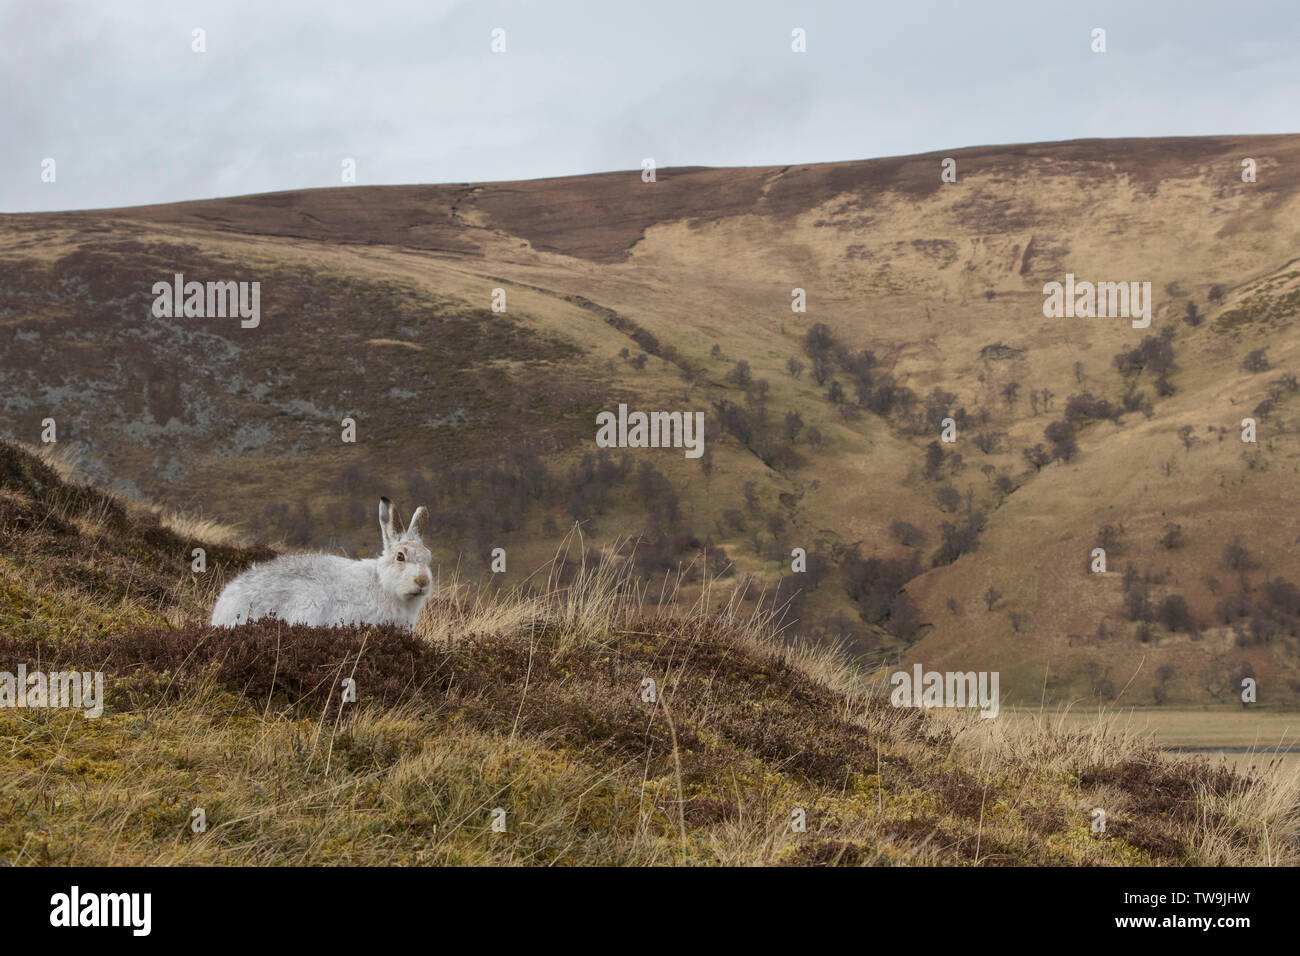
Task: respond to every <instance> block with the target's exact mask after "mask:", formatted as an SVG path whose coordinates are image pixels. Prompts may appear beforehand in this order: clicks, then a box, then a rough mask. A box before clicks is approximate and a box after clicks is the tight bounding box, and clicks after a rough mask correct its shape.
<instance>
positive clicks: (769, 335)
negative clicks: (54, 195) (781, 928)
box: [0, 136, 1300, 707]
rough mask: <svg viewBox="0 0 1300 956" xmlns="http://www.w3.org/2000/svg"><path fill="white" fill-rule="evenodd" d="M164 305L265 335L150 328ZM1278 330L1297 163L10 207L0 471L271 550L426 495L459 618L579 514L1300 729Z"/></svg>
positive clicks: (793, 612) (797, 626) (908, 658)
mask: <svg viewBox="0 0 1300 956" xmlns="http://www.w3.org/2000/svg"><path fill="white" fill-rule="evenodd" d="M946 158H952V159H953V160H955V169H956V181H955V182H944V181H943V180H942V179H941V172H942V165H941V164H942V161H943V160H944V159H946ZM1247 158H1249V159H1252V160H1253V161H1254V164H1255V169H1256V178H1255V181H1253V182H1244V181H1243V178H1242V169H1243V167H1242V160H1243V159H1247ZM178 273H179V274H182V275H183V276H184V277H185V279H186V280H187V281H200V282H208V281H214V282H216V281H221V282H226V281H233V282H258V283H260V321H259V322H258V324H257V325H256V327H253V328H244V327H242V326H241V323H240V321H239V320H238V319H235V318H223V317H198V316H192V317H188V318H186V317H180V318H161V317H158V316H156V315H155V314H154V311H153V306H154V303H155V293H154V292H153V288H154V285H155V283H159V282H164V283H170V282H171V281H172V278H173V276H175V275H176V274H178ZM1067 275H1071V276H1074V277H1077V278H1078V279H1079V280H1080V281H1083V280H1088V281H1096V282H1126V283H1127V282H1136V283H1150V290H1151V301H1152V315H1151V322H1150V327H1149V328H1134V327H1133V326H1132V323H1131V322H1130V321H1128V320H1127V319H1122V318H1047V317H1045V315H1044V310H1043V304H1044V293H1043V287H1044V285H1045V284H1046V283H1049V282H1064V281H1066V276H1067ZM795 290H802V297H803V301H804V303H805V306H806V308H805V310H804V311H794V310H793V309H792V303H796V302H797V301H798V295H799V293H797V292H796V291H795ZM503 299H504V311H495V310H494V308H493V306H494V304H495V305H496V306H497V307H498V308H500V306H501V304H502V300H503ZM1298 309H1300V136H1261V137H1205V138H1195V139H1152V140H1115V141H1102V140H1089V141H1078V142H1069V143H1047V144H1033V145H1020V146H991V147H976V148H970V149H962V150H954V151H949V152H945V153H935V154H930V155H923V156H909V157H897V158H889V159H879V160H867V161H861V162H844V163H830V164H821V165H810V166H790V167H771V168H745V169H704V168H680V169H662V170H659V171H658V172H657V175H656V181H654V182H644V181H642V178H641V175H640V173H639V171H637V172H619V173H604V174H599V175H593V176H580V177H571V178H564V179H551V180H537V181H530V182H523V183H484V184H454V185H441V186H400V187H398V186H393V187H367V186H355V187H347V188H338V189H328V190H309V191H300V192H290V193H278V194H272V195H262V196H247V197H238V198H232V199H215V200H203V201H196V202H187V203H179V204H171V205H161V206H149V207H137V208H130V209H108V210H94V211H85V212H68V213H43V214H22V215H6V216H0V407H2V408H3V413H4V414H3V424H2V425H0V437H5V438H10V439H17V440H21V441H24V442H27V443H33V444H34V443H38V442H39V441H40V440H41V435H42V432H43V431H44V430H45V428H46V426H45V424H43V423H44V422H45V421H46V420H47V419H53V420H54V423H55V427H56V429H57V439H58V445H59V447H60V449H61V450H63V452H64V453H65V454H66V455H68V456H69V457H71V458H73V459H75V460H76V461H77V463H78V465H79V467H80V468H81V469H82V471H83V472H84V473H85V474H86V475H88V476H89V477H90V478H91V479H93V480H94V481H95V482H97V483H98V484H100V485H102V486H103V487H105V488H107V489H111V490H113V491H115V492H117V493H119V494H122V495H125V496H127V497H128V498H135V499H138V500H141V501H151V502H156V503H158V504H160V505H162V506H165V507H166V508H168V509H172V510H176V511H181V512H184V513H187V514H190V515H197V516H203V517H206V518H211V519H215V520H218V521H222V522H227V523H233V524H237V525H239V526H241V527H242V528H243V529H244V531H245V532H246V533H247V535H248V536H249V538H250V540H251V539H253V538H259V539H262V540H269V541H271V542H272V543H274V544H276V545H278V546H284V547H305V546H309V545H311V546H321V547H331V548H339V549H343V550H345V551H350V552H353V553H359V552H369V551H371V550H373V549H374V547H375V535H374V528H373V518H372V516H371V511H372V502H373V500H374V498H375V497H376V496H377V495H379V494H381V493H384V494H389V495H390V496H392V497H394V498H395V499H397V500H398V501H399V503H402V504H408V505H413V504H415V503H417V501H418V502H419V503H425V504H427V505H428V506H429V507H430V508H431V510H432V511H433V512H434V514H435V521H434V527H435V528H436V529H437V530H438V533H439V541H438V545H437V556H438V558H439V560H440V562H442V568H443V570H444V571H447V572H448V573H450V571H451V569H452V568H456V567H458V568H459V569H460V572H461V573H462V574H465V575H468V576H470V577H472V578H476V579H477V580H478V581H480V582H481V583H482V584H483V585H484V586H488V587H503V586H507V585H516V584H519V583H520V582H522V581H523V580H524V579H525V578H526V576H527V575H528V574H529V573H530V572H531V571H532V570H533V569H534V568H536V567H538V566H539V565H540V564H541V563H543V561H544V560H545V559H546V558H548V557H549V556H550V555H552V554H553V553H554V551H555V547H556V543H557V541H558V540H559V539H560V538H561V537H562V536H563V534H564V533H565V530H566V529H567V528H569V527H570V526H571V525H572V524H573V523H574V522H575V521H576V522H580V523H581V526H582V529H583V534H584V536H585V539H586V540H587V541H588V542H590V543H591V544H592V545H593V546H595V547H597V548H600V549H604V550H605V551H607V552H615V551H617V552H619V553H620V554H621V555H622V556H623V557H625V558H626V559H627V560H628V561H629V563H630V565H631V566H632V567H633V568H634V569H635V572H636V574H637V575H638V576H639V578H640V579H641V580H643V581H645V580H658V579H659V578H660V577H662V576H663V575H666V574H672V573H674V572H675V570H676V569H677V568H679V567H681V566H685V565H691V564H692V562H695V565H694V567H695V569H696V570H698V569H699V568H701V567H705V566H707V567H708V568H709V570H710V571H711V572H717V571H723V572H724V573H728V574H730V575H731V577H732V578H734V580H735V582H736V583H737V584H742V585H743V584H748V591H747V593H748V594H749V595H750V596H751V597H754V598H757V597H758V596H760V595H762V597H763V599H764V600H766V601H771V602H774V603H775V604H776V605H778V606H782V607H784V608H785V611H786V621H787V627H786V629H785V631H784V633H785V634H786V635H787V637H788V638H791V639H793V637H794V636H796V635H801V636H804V637H808V638H811V639H814V640H819V641H824V642H833V641H836V640H839V639H843V640H846V641H847V642H848V646H849V648H850V649H851V650H852V651H853V652H854V653H855V654H856V655H858V657H859V659H860V660H861V661H862V662H864V663H865V664H867V665H868V666H889V667H892V666H893V665H894V664H896V663H902V664H906V665H910V664H912V663H914V662H920V663H922V664H923V665H924V666H926V667H927V668H929V667H934V668H938V669H941V670H942V669H959V670H971V669H973V670H997V671H1000V672H1001V674H1002V690H1003V694H1004V696H1006V697H1008V698H1009V699H1013V700H1023V701H1033V702H1038V701H1040V700H1047V701H1053V702H1063V701H1069V700H1072V699H1076V698H1086V699H1091V700H1100V701H1110V700H1116V699H1119V700H1121V701H1122V702H1123V703H1125V704H1144V703H1151V704H1159V703H1174V702H1178V703H1184V704H1205V705H1215V704H1227V703H1230V702H1232V701H1233V700H1234V699H1235V697H1236V695H1237V694H1238V693H1239V688H1240V686H1241V682H1242V680H1243V679H1244V678H1253V679H1254V680H1255V681H1256V682H1257V684H1258V689H1259V690H1258V692H1259V700H1260V702H1261V703H1265V704H1268V705H1271V706H1285V707H1294V706H1295V705H1296V703H1297V702H1298V701H1300V650H1298V645H1297V641H1298V640H1300V594H1298V592H1297V587H1296V584H1295V582H1296V581H1297V580H1300V561H1298V560H1297V554H1298V553H1300V552H1298V551H1297V546H1298V545H1300V525H1298V524H1297V522H1296V518H1295V501H1296V498H1297V492H1298V491H1300V450H1298V449H1297V445H1296V435H1297V434H1298V433H1300V432H1298V426H1300V421H1298V419H1300V400H1298V399H1297V397H1296V392H1297V386H1296V375H1297V374H1300V355H1297V349H1298V347H1300V335H1298V334H1297V331H1296V313H1297V310H1298ZM620 403H625V404H627V405H628V407H629V408H630V409H641V410H645V411H651V410H662V411H696V410H698V411H702V412H705V413H706V416H707V418H706V428H705V436H706V448H707V451H706V454H705V455H704V456H703V457H702V458H700V459H689V458H687V457H686V456H685V455H684V454H683V453H682V451H681V450H680V449H669V448H639V449H619V450H612V451H607V450H602V449H599V448H597V446H596V442H595V433H596V425H595V422H596V416H597V414H598V413H600V412H601V411H606V410H615V409H617V407H618V405H619V404H620ZM1247 417H1250V418H1253V419H1254V420H1255V421H1256V430H1257V438H1258V440H1257V441H1256V442H1254V443H1243V442H1242V440H1241V433H1242V419H1243V418H1247ZM345 419H350V420H351V421H352V422H353V424H354V427H355V439H356V440H355V441H354V442H345V441H343V439H342V435H343V429H344V420H345ZM945 419H951V420H952V422H953V424H954V425H955V429H956V435H955V441H954V442H952V443H947V442H942V441H940V432H941V429H942V428H943V423H944V420H945ZM1097 547H1103V548H1104V549H1105V551H1106V561H1107V566H1106V570H1105V571H1104V572H1097V571H1094V570H1093V560H1094V559H1093V549H1094V548H1097ZM496 548H502V549H504V550H505V552H506V554H507V556H508V562H507V570H506V571H505V572H504V573H499V574H498V573H493V572H492V571H491V570H490V562H491V555H492V552H493V549H496ZM796 548H802V549H804V550H805V551H806V552H807V556H808V562H807V570H806V571H804V572H801V573H795V572H794V571H793V570H792V557H791V552H792V550H793V549H796ZM698 579H699V576H698V575H697V574H696V572H695V571H692V572H691V573H690V574H688V575H687V579H686V581H685V583H684V584H683V586H682V587H680V588H678V589H677V591H676V592H675V593H676V595H677V598H678V599H679V600H681V601H683V602H686V603H688V604H689V603H690V602H693V601H694V600H695V599H696V598H697V597H698V590H697V583H698Z"/></svg>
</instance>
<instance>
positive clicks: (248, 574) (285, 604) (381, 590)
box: [212, 498, 432, 628]
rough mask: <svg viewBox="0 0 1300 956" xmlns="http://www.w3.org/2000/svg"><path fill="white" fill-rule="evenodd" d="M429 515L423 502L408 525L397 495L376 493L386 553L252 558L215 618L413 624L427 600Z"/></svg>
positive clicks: (222, 623) (226, 621) (217, 621)
mask: <svg viewBox="0 0 1300 956" xmlns="http://www.w3.org/2000/svg"><path fill="white" fill-rule="evenodd" d="M428 517H429V512H428V509H426V508H424V507H423V506H421V507H419V508H417V509H416V510H415V514H414V515H412V516H411V524H410V526H409V527H407V529H406V531H405V532H403V531H402V530H401V529H400V527H399V526H398V524H397V523H396V516H395V515H394V513H393V507H392V502H390V501H389V500H388V499H387V498H380V499H379V531H380V533H381V534H382V535H383V538H384V553H383V554H382V555H380V556H379V557H378V558H365V559H363V560H360V561H354V560H352V559H350V558H342V557H336V556H334V555H330V554H286V555H282V556H281V557H278V558H275V559H274V560H272V561H268V562H266V563H265V564H255V565H253V567H251V568H249V569H248V570H247V571H245V572H244V573H243V574H241V575H239V577H237V578H235V579H234V580H233V581H231V582H230V583H229V584H227V585H226V587H225V588H224V589H223V590H222V592H221V597H219V598H217V604H216V607H214V608H213V609H212V623H213V624H214V625H216V626H217V627H234V626H235V625H236V624H244V623H246V622H248V621H256V620H257V619H258V618H262V617H267V616H269V615H271V614H274V615H275V616H276V617H277V618H279V619H280V620H282V621H285V622H287V623H289V624H310V625H312V626H314V627H332V626H338V625H345V624H399V625H402V626H405V627H407V628H413V627H414V626H415V621H416V618H418V617H419V616H420V608H422V607H423V606H424V602H425V601H426V600H427V599H428V596H429V588H430V582H431V580H432V572H430V570H429V561H430V554H429V549H428V548H426V547H425V546H424V541H423V540H422V539H421V537H420V535H421V532H422V531H423V530H424V524H425V522H426V521H427V519H428Z"/></svg>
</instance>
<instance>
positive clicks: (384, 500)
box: [379, 495, 392, 505]
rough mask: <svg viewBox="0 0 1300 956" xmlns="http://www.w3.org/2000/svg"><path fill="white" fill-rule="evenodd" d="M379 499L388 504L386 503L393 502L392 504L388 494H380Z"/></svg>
mask: <svg viewBox="0 0 1300 956" xmlns="http://www.w3.org/2000/svg"><path fill="white" fill-rule="evenodd" d="M379 501H380V503H381V504H386V505H391V504H392V502H391V501H389V500H388V496H387V495H380V496H379Z"/></svg>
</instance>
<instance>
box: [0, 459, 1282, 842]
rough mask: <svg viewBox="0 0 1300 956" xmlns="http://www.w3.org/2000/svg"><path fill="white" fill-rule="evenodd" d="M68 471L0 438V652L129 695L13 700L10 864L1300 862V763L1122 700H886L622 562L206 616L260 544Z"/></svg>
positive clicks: (4, 800) (723, 606)
mask: <svg viewBox="0 0 1300 956" xmlns="http://www.w3.org/2000/svg"><path fill="white" fill-rule="evenodd" d="M52 464H53V463H52V462H51V461H47V460H42V459H41V458H39V457H37V456H35V455H33V454H30V453H29V452H27V451H25V450H23V449H20V448H18V447H16V446H13V445H10V444H7V443H0V656H2V657H3V659H4V660H5V661H6V662H8V663H7V664H6V666H9V667H16V666H17V665H19V664H25V665H26V666H27V667H28V668H29V669H32V670H34V669H37V668H38V667H39V668H44V669H45V670H46V671H52V670H58V669H65V668H78V669H83V670H90V669H99V670H102V671H103V672H104V674H105V689H106V697H107V705H106V707H105V709H104V713H103V715H102V716H100V717H98V718H93V719H88V718H86V717H83V716H82V715H81V714H78V713H75V712H70V711H67V710H40V709H14V708H11V707H4V708H0V737H3V738H4V739H5V740H6V742H7V745H6V747H5V748H4V751H3V753H0V863H4V864H33V863H37V864H47V865H48V864H70V865H128V864H227V865H228V864H330V863H340V864H438V863H443V864H446V863H453V864H488V863H495V864H582V863H598V864H664V863H687V864H787V865H856V864H900V863H913V864H965V865H1005V864H1152V863H1154V864H1189V863H1203V864H1255V863H1274V864H1290V865H1294V864H1295V863H1296V862H1297V860H1298V859H1300V827H1298V825H1297V821H1296V817H1295V814H1294V807H1295V805H1296V799H1297V786H1300V778H1297V777H1296V775H1295V774H1294V773H1290V774H1281V773H1279V772H1277V771H1276V770H1256V771H1253V775H1252V776H1251V777H1250V778H1245V777H1241V776H1236V775H1234V774H1233V773H1231V772H1229V771H1228V770H1226V769H1223V768H1211V767H1210V766H1209V764H1208V763H1206V762H1205V761H1204V760H1200V761H1196V760H1172V759H1170V758H1168V757H1165V756H1162V755H1161V754H1159V753H1158V752H1157V751H1155V750H1154V749H1153V748H1152V747H1151V746H1150V745H1149V743H1147V742H1145V741H1143V740H1141V739H1138V738H1136V737H1132V736H1127V735H1124V734H1120V733H1116V732H1115V731H1114V729H1113V728H1110V727H1108V726H1107V725H1106V723H1105V722H1104V721H1103V722H1101V723H1098V724H1095V725H1094V726H1092V727H1091V728H1089V729H1087V730H1076V731H1070V732H1065V731H1063V730H1060V729H1054V728H1053V727H1052V726H1049V725H1048V724H1047V723H1040V724H1039V725H1037V726H1031V727H1025V726H1020V727H1019V728H1017V727H1016V726H1015V725H1012V724H1008V723H1007V722H1004V721H996V720H981V719H980V718H978V717H976V716H974V715H973V714H967V713H964V712H951V711H949V712H925V711H920V710H913V709H895V708H893V707H890V706H889V704H888V703H887V702H886V701H885V700H884V699H883V698H882V697H880V696H878V695H877V694H876V693H875V692H874V689H873V687H872V685H871V684H870V682H868V681H867V680H866V679H865V675H863V674H862V673H861V672H860V671H858V670H856V669H855V668H853V667H852V666H851V665H850V664H849V663H848V662H847V661H846V660H845V659H843V658H840V657H838V656H837V655H835V654H834V653H828V652H826V651H824V650H816V649H813V648H810V647H808V646H802V647H790V646H787V645H783V644H782V643H781V642H780V641H779V640H777V639H776V637H775V635H774V634H773V632H772V630H771V627H770V622H769V621H765V620H764V619H761V618H759V619H755V618H753V617H747V616H744V615H741V614H738V613H737V605H736V603H735V602H734V601H729V600H728V599H727V595H726V594H725V593H723V594H719V595H718V598H719V600H718V602H717V603H716V604H715V605H714V606H713V609H712V610H710V609H709V608H707V607H704V606H703V605H701V606H697V607H695V608H693V609H688V610H683V609H674V608H655V607H653V606H650V605H649V604H647V602H646V601H645V598H644V595H639V594H638V592H637V590H636V589H635V588H634V587H631V584H632V582H631V581H630V580H629V578H628V577H627V575H626V572H625V571H624V570H620V569H619V567H618V566H617V565H616V564H614V563H610V562H605V563H602V564H600V565H596V566H590V565H582V564H579V565H578V566H576V567H574V566H569V565H566V564H565V562H563V561H562V560H561V561H558V562H557V563H556V564H554V565H553V566H552V567H551V569H550V571H551V577H550V579H549V586H548V587H547V588H545V589H544V590H543V591H541V592H540V593H537V594H531V595H530V594H523V593H513V594H506V595H497V596H495V597H493V598H490V599H484V600H478V601H465V600H461V599H460V598H458V597H450V598H448V599H447V600H445V601H442V602H440V603H439V604H438V605H436V606H432V605H431V606H430V607H428V608H427V610H426V613H425V615H424V617H422V619H421V621H420V626H419V628H418V633H417V634H414V635H412V634H409V633H402V632H399V631H397V630H394V629H392V628H387V627H382V628H373V627H372V628H345V629H312V628H306V627H284V626H279V625H277V624H275V623H274V622H268V623H261V624H257V625H252V626H247V627H243V628H237V629H233V630H229V631H222V630H216V629H211V628H208V627H206V626H205V625H204V623H203V621H204V618H205V616H206V614H207V613H208V607H209V605H210V601H211V593H212V591H213V590H214V589H215V588H216V587H218V586H219V585H220V583H221V581H222V580H223V579H224V578H226V577H228V576H229V575H230V574H231V573H234V572H235V571H236V570H238V569H239V568H242V567H244V566H246V565H247V564H248V563H249V562H250V561H252V560H255V559H258V558H261V557H265V556H266V553H265V552H255V551H249V550H246V549H242V548H239V547H235V546H230V545H223V544H221V543H220V542H219V541H216V540H214V539H213V536H214V535H215V534H216V533H217V531H218V530H219V529H216V528H214V527H213V526H207V527H200V526H194V525H192V524H186V523H183V522H178V521H176V520H175V519H174V518H172V517H171V516H170V515H168V514H167V513H165V512H164V513H159V512H157V511H156V510H146V509H143V508H141V507H139V506H136V505H132V504H129V503H126V502H123V501H121V500H119V499H117V498H116V497H115V496H113V495H111V494H106V493H104V492H102V491H100V490H98V489H95V488H94V487H91V486H86V485H81V484H77V483H75V482H73V481H70V480H68V478H67V477H65V476H66V472H65V471H61V470H56V468H55V467H52ZM195 547H203V548H205V549H206V551H207V553H208V556H209V564H208V570H207V571H206V572H204V573H203V574H194V573H191V572H190V561H191V555H192V552H193V549H194V548H195ZM344 677H351V678H352V679H353V680H355V682H356V685H355V686H356V689H357V700H356V702H355V703H346V704H344V703H340V697H341V695H340V693H339V691H338V688H339V687H340V686H341V682H342V680H343V678H344ZM646 678H650V679H652V680H654V681H655V683H656V688H657V690H658V694H657V697H656V698H655V699H653V700H646V698H645V696H644V693H643V691H644V687H645V684H644V681H645V680H646ZM1098 807H1100V808H1104V809H1105V811H1106V814H1107V825H1106V828H1105V831H1104V832H1101V833H1097V832H1094V831H1093V829H1092V822H1093V820H1094V817H1095V813H1094V811H1095V808H1098ZM497 808H500V809H501V810H502V811H504V814H505V815H504V817H503V818H502V819H504V827H505V828H504V831H502V832H495V831H494V830H493V829H492V826H491V824H492V820H493V814H494V811H496V810H497ZM796 810H802V811H803V813H804V815H805V818H806V821H807V822H806V832H795V831H794V830H793V829H792V827H791V820H792V814H793V813H794V812H795V811H796ZM196 811H201V819H202V823H203V826H202V827H201V828H200V829H196V828H195V821H196V819H199V817H197V816H196Z"/></svg>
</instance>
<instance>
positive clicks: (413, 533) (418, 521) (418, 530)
mask: <svg viewBox="0 0 1300 956" xmlns="http://www.w3.org/2000/svg"><path fill="white" fill-rule="evenodd" d="M428 523H429V509H428V508H426V507H425V506H424V505H420V507H418V508H416V509H415V514H413V515H411V524H410V525H409V526H408V527H407V529H406V537H408V538H413V539H414V540H416V541H423V540H424V529H425V526H426V525H427V524H428Z"/></svg>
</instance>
